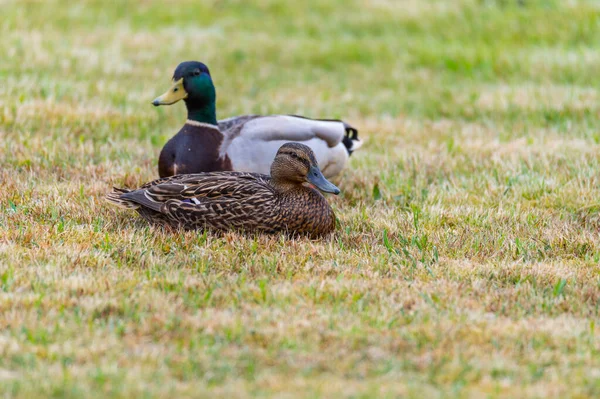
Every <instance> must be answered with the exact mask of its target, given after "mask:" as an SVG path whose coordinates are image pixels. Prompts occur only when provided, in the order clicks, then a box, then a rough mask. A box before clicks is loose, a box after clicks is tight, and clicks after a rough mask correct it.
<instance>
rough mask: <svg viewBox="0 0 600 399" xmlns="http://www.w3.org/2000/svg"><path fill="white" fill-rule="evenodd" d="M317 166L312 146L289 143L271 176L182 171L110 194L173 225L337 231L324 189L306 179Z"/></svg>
mask: <svg viewBox="0 0 600 399" xmlns="http://www.w3.org/2000/svg"><path fill="white" fill-rule="evenodd" d="M315 168H316V171H318V168H317V165H316V160H315V157H314V154H313V153H312V151H311V150H310V148H308V147H307V146H305V145H303V144H299V143H288V144H285V145H283V146H282V147H281V148H280V149H279V152H278V154H277V157H276V158H275V161H274V162H273V165H272V169H271V176H272V177H269V176H267V175H261V174H257V173H244V172H209V173H198V174H189V175H179V176H173V177H166V178H162V179H158V180H155V181H152V182H150V183H147V184H145V185H143V186H142V187H140V188H139V189H137V190H131V191H130V190H125V189H115V191H114V192H112V193H110V194H109V195H108V196H107V198H108V200H109V201H110V202H112V203H114V204H116V205H120V206H122V207H125V208H129V209H136V210H137V211H138V212H139V213H140V215H142V216H143V217H144V218H145V219H146V220H148V221H149V222H152V223H158V224H165V225H169V226H173V227H182V228H187V229H204V228H210V229H214V230H243V231H260V232H265V233H275V232H280V231H284V232H289V233H300V234H307V235H310V236H320V235H324V234H328V233H330V232H332V231H333V230H334V228H335V215H334V213H333V210H332V209H331V207H330V206H329V204H328V203H327V201H326V200H325V198H324V197H323V195H322V194H321V193H320V192H318V191H317V190H315V189H313V188H311V187H307V186H306V185H304V184H303V183H305V182H306V181H307V178H310V176H308V175H309V173H315V176H317V174H316V173H317V172H315ZM319 175H320V172H319ZM320 176H321V177H322V175H320ZM325 182H326V181H325ZM326 184H329V185H331V183H328V182H326ZM331 187H333V188H334V189H335V190H336V191H334V192H336V193H337V192H339V190H337V188H335V186H333V185H331Z"/></svg>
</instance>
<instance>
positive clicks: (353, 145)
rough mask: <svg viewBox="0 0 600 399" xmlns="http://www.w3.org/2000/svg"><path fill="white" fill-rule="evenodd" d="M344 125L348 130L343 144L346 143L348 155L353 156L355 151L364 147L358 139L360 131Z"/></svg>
mask: <svg viewBox="0 0 600 399" xmlns="http://www.w3.org/2000/svg"><path fill="white" fill-rule="evenodd" d="M343 123H344V129H346V135H345V136H344V138H343V139H342V143H344V146H345V147H346V150H347V151H348V155H352V153H353V152H354V151H356V150H358V149H359V148H360V147H361V146H362V145H363V142H362V140H361V139H359V138H358V129H356V128H355V127H353V126H351V125H349V124H347V123H346V122H343Z"/></svg>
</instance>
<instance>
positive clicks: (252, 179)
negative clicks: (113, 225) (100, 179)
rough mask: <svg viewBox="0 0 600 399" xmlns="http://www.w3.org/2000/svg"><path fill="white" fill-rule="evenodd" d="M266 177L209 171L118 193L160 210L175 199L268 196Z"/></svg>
mask: <svg viewBox="0 0 600 399" xmlns="http://www.w3.org/2000/svg"><path fill="white" fill-rule="evenodd" d="M268 181H269V177H268V176H265V175H260V174H257V173H244V172H211V173H198V174H190V175H177V176H171V177H166V178H162V179H158V180H155V181H152V182H150V183H147V184H145V185H144V186H142V187H140V188H139V189H137V190H133V191H129V192H125V193H123V194H121V198H122V199H124V200H130V201H133V202H135V203H137V204H140V205H142V206H145V207H147V208H150V209H152V210H155V211H160V209H161V206H162V204H163V203H165V202H167V201H170V200H176V201H181V202H185V203H196V202H197V201H194V199H195V200H200V199H201V198H206V199H209V200H211V201H215V200H217V199H221V200H226V201H232V202H233V201H239V200H243V199H246V198H250V197H256V196H258V195H262V196H270V195H272V194H273V191H272V190H273V189H272V186H271V185H270V184H269V183H268Z"/></svg>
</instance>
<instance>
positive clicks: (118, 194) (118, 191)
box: [106, 187, 140, 209]
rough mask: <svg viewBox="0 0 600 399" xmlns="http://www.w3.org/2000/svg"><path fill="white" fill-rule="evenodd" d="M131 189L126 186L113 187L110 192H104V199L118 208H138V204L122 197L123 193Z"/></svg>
mask: <svg viewBox="0 0 600 399" xmlns="http://www.w3.org/2000/svg"><path fill="white" fill-rule="evenodd" d="M129 192H131V190H128V189H126V188H118V187H113V191H112V192H111V193H108V194H106V200H107V201H108V202H110V203H111V204H113V205H116V206H118V207H119V208H125V209H138V208H139V207H140V204H138V203H135V202H133V201H131V200H129V199H127V198H123V197H124V196H123V194H126V193H129Z"/></svg>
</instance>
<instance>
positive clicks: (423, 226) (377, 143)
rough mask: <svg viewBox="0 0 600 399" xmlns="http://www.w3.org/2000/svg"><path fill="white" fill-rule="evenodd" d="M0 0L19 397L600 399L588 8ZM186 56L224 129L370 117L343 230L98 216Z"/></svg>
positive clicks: (14, 374) (4, 293) (151, 160)
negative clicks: (283, 118) (236, 123)
mask: <svg viewBox="0 0 600 399" xmlns="http://www.w3.org/2000/svg"><path fill="white" fill-rule="evenodd" d="M2 3H3V5H2V7H3V14H4V16H3V18H4V21H3V23H2V25H0V31H1V33H2V37H3V40H2V41H0V51H1V53H2V54H7V55H8V57H3V60H2V61H0V79H1V81H2V84H0V137H1V138H2V143H3V145H2V146H0V181H1V182H2V190H1V191H0V204H1V206H2V208H1V209H2V210H1V212H0V394H1V395H2V396H3V397H39V396H55V397H82V396H83V397H108V396H111V397H132V396H148V397H180V396H211V397H231V396H236V397H246V396H248V397H249V396H281V397H298V396H302V397H304V396H316V397H327V396H329V397H339V396H345V397H384V396H389V397H396V396H409V397H525V396H527V397H548V396H555V397H594V396H597V395H598V394H599V393H600V385H599V384H598V381H600V368H599V366H598V353H599V349H600V348H599V345H598V342H599V341H598V340H599V338H600V333H599V331H598V330H596V329H595V320H596V319H597V318H598V301H599V299H600V280H599V277H598V276H599V272H600V268H599V266H598V263H599V261H600V249H599V248H600V237H599V235H598V226H600V222H599V221H598V220H599V219H598V216H597V213H598V209H599V208H600V204H598V198H599V195H598V194H600V190H599V189H598V178H597V174H598V166H599V161H600V156H599V154H600V151H599V150H600V148H599V147H600V144H599V143H600V135H598V132H597V130H598V129H597V122H596V119H597V117H598V113H599V111H600V108H599V106H598V104H597V101H596V100H597V99H598V90H597V89H596V88H597V87H598V84H599V83H600V80H599V78H598V75H597V70H598V67H599V65H598V64H599V59H598V57H596V56H595V55H594V54H595V52H594V51H595V48H597V46H598V44H600V43H599V42H598V37H600V36H598V33H599V31H598V25H597V24H594V23H593V21H597V18H598V17H600V14H598V9H597V6H596V5H594V4H593V3H591V2H590V3H588V2H583V1H582V2H535V1H532V2H529V1H526V2H525V3H526V4H525V6H519V5H515V4H516V2H510V1H496V2H494V1H484V2H477V1H470V0H465V1H460V2H449V1H435V2H431V3H430V4H421V2H415V1H409V2H406V3H402V2H389V1H378V2H374V3H370V2H364V1H356V2H351V3H350V4H346V3H344V4H341V3H336V2H312V3H307V4H305V3H302V2H301V3H296V4H294V5H289V4H287V3H285V4H284V3H280V2H276V1H260V2H257V3H256V4H255V5H252V6H251V5H247V4H245V3H242V2H236V1H231V2H219V1H214V2H205V3H204V2H203V3H201V4H200V3H199V2H184V3H181V4H179V5H175V4H171V3H168V4H162V3H160V2H155V1H144V2H123V3H122V6H123V8H119V7H115V8H112V7H106V6H105V4H104V3H100V2H96V1H88V2H86V4H85V6H80V5H70V4H67V3H66V2H63V1H52V2H44V3H39V2H14V1H9V2H2ZM575 3H576V4H575ZM492 39H493V40H492ZM185 59H200V60H203V61H205V62H206V63H207V64H208V65H209V67H211V71H212V73H213V75H214V76H215V81H216V84H217V90H218V95H219V103H218V109H219V116H220V117H226V116H229V115H232V114H238V113H251V112H264V113H269V112H274V113H304V114H307V115H310V116H315V117H335V116H343V117H345V118H347V119H348V120H349V121H350V122H351V123H352V124H353V125H356V126H357V127H359V128H360V132H361V135H362V136H363V137H364V138H365V139H366V140H367V143H366V144H365V146H364V147H363V149H361V151H360V152H357V153H356V155H355V156H353V158H352V162H351V168H349V169H348V170H347V171H346V172H345V173H344V175H343V176H342V177H341V178H340V179H339V180H338V181H337V183H338V184H339V186H340V188H341V189H342V195H341V196H340V197H336V198H330V200H331V203H332V205H333V207H334V209H335V211H336V213H337V215H338V217H339V219H340V226H339V228H338V230H337V231H336V234H335V235H334V236H332V237H330V238H328V239H326V240H322V241H309V240H304V239H297V240H289V239H286V238H284V237H279V236H273V237H267V236H243V235H239V234H235V233H230V234H224V235H215V234H212V233H202V232H199V233H197V232H181V233H179V234H172V233H169V232H166V231H163V230H161V229H154V228H150V227H148V226H146V225H145V224H144V223H143V222H142V221H140V220H139V219H138V218H137V217H136V216H135V214H133V213H128V212H125V211H122V210H119V209H113V208H111V207H109V206H108V205H107V204H106V203H105V202H104V201H103V195H104V194H105V193H106V192H107V191H108V190H109V189H110V187H111V186H112V185H118V186H135V185H138V184H141V183H143V182H145V181H148V180H150V179H153V178H154V177H156V156H157V153H158V151H159V150H160V147H161V145H162V144H163V143H164V142H165V141H166V140H167V139H168V137H169V136H170V135H171V134H172V133H174V132H175V131H176V130H177V128H178V126H179V125H180V124H181V123H182V121H183V119H184V110H183V109H182V108H183V107H182V106H175V107H170V108H166V109H158V110H157V109H154V108H152V107H151V106H150V104H149V101H150V100H151V99H152V98H154V97H155V95H156V94H158V93H161V92H162V91H163V90H164V89H165V88H166V87H167V85H168V84H169V77H170V74H171V72H172V68H173V67H174V66H175V65H176V64H177V63H178V62H179V61H182V60H185Z"/></svg>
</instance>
